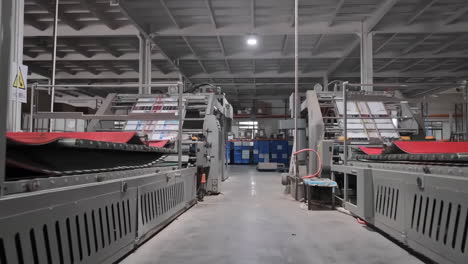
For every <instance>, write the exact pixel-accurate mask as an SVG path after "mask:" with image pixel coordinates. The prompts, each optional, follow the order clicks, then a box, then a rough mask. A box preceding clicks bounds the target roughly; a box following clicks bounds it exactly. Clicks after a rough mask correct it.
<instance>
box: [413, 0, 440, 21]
mask: <svg viewBox="0 0 468 264" xmlns="http://www.w3.org/2000/svg"><path fill="white" fill-rule="evenodd" d="M436 2H437V0H423V1H421V2H420V3H419V4H418V5H417V6H416V8H414V10H413V12H412V13H413V15H411V17H410V18H409V19H408V22H407V24H408V25H411V24H413V22H414V21H416V20H417V19H418V18H419V17H420V16H421V15H422V14H424V12H426V11H427V10H428V9H429V8H431V6H433V5H434V4H435V3H436Z"/></svg>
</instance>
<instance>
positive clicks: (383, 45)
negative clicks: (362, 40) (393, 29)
mask: <svg viewBox="0 0 468 264" xmlns="http://www.w3.org/2000/svg"><path fill="white" fill-rule="evenodd" d="M397 35H398V33H395V34H392V35H391V36H390V37H389V38H388V39H387V40H385V41H384V42H383V43H382V44H381V45H380V46H378V47H377V48H376V49H375V50H374V54H377V53H379V52H380V51H381V50H382V49H383V48H385V46H387V45H388V43H390V42H392V40H393V39H394V38H396V36H397Z"/></svg>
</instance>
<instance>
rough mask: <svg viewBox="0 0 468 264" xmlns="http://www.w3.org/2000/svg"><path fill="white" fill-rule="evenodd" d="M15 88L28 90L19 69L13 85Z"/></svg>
mask: <svg viewBox="0 0 468 264" xmlns="http://www.w3.org/2000/svg"><path fill="white" fill-rule="evenodd" d="M13 87H16V88H20V89H26V84H25V82H24V78H23V73H22V72H21V69H19V70H18V73H17V74H16V77H15V82H14V83H13Z"/></svg>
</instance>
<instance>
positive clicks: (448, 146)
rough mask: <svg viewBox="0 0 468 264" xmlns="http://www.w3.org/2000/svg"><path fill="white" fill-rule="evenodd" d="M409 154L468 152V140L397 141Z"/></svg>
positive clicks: (400, 147)
mask: <svg viewBox="0 0 468 264" xmlns="http://www.w3.org/2000/svg"><path fill="white" fill-rule="evenodd" d="M393 144H395V145H396V146H397V147H398V148H399V149H401V150H402V151H404V152H406V153H408V154H443V153H468V142H439V141H395V142H393Z"/></svg>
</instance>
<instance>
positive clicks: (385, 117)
mask: <svg viewBox="0 0 468 264" xmlns="http://www.w3.org/2000/svg"><path fill="white" fill-rule="evenodd" d="M361 86H362V85H361V84H349V83H342V84H340V87H341V90H340V91H335V92H323V91H307V92H306V94H305V95H303V96H302V100H301V102H302V103H301V108H300V111H301V115H300V116H301V118H302V119H300V120H299V122H298V129H299V130H298V135H299V140H298V142H299V146H298V147H296V146H294V149H305V148H309V149H314V150H317V152H318V153H319V157H320V159H318V158H317V156H316V155H304V154H301V155H302V156H300V155H298V157H297V159H292V161H291V162H292V164H291V166H290V168H291V170H290V172H289V174H288V175H285V177H284V178H283V183H284V184H287V185H288V186H289V189H290V191H291V195H292V196H293V197H294V198H296V199H297V200H302V199H303V198H305V194H304V193H305V192H306V190H307V189H306V188H305V186H304V183H305V180H304V179H303V178H302V176H304V175H310V174H312V173H313V172H316V171H317V170H320V169H321V174H320V176H319V178H322V179H323V178H329V179H331V180H332V181H334V182H336V183H337V186H338V187H335V188H332V189H333V199H336V200H337V201H339V202H340V204H341V205H342V206H343V207H344V208H345V209H346V210H348V211H349V212H350V213H351V214H353V215H354V216H355V217H358V218H359V219H361V220H363V221H365V222H366V223H367V224H368V225H371V226H373V227H375V228H377V229H378V230H380V231H382V232H384V233H386V234H387V235H389V236H390V237H392V238H393V239H394V240H396V241H398V242H400V243H402V244H403V245H405V246H408V247H409V248H411V249H413V250H415V251H416V252H418V253H420V254H422V255H424V256H425V257H427V258H428V259H431V260H433V261H436V262H438V263H458V264H461V263H467V261H468V207H467V204H468V170H467V164H468V158H467V155H468V154H467V153H468V144H467V143H465V142H434V141H425V140H424V139H425V131H424V123H423V118H422V116H421V113H420V112H421V111H419V109H418V108H417V107H415V105H413V104H412V103H411V102H410V101H408V100H407V99H405V98H403V97H402V96H401V94H400V93H398V92H396V91H395V92H388V91H387V92H377V91H375V92H368V91H364V89H361ZM368 86H372V85H368ZM376 86H377V85H376ZM292 111H293V110H292ZM345 113H346V114H345ZM290 124H291V122H289V125H290ZM281 125H282V126H283V127H282V128H283V129H286V128H288V123H287V122H283V124H280V126H281ZM289 128H290V129H292V128H293V127H292V126H289ZM402 139H405V141H402ZM406 140H408V141H406ZM294 151H295V150H294ZM296 171H297V173H296Z"/></svg>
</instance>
